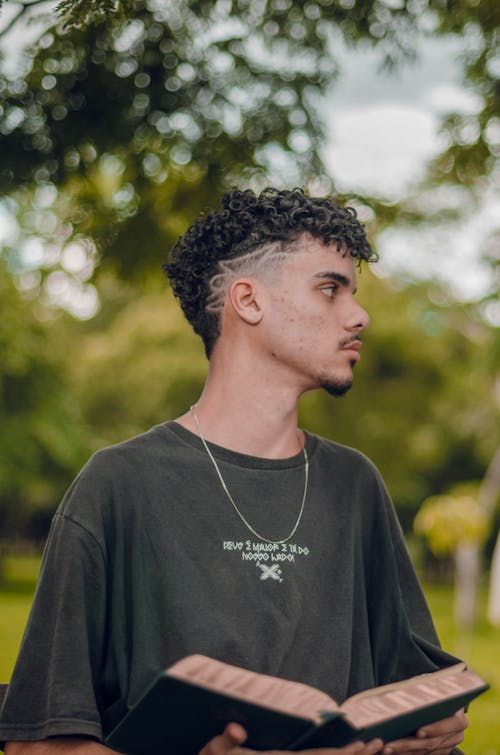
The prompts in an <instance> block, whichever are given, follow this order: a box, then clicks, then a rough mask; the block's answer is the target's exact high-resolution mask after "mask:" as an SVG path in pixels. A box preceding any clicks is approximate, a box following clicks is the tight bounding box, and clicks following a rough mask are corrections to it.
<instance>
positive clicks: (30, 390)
mask: <svg viewBox="0 0 500 755" xmlns="http://www.w3.org/2000/svg"><path fill="white" fill-rule="evenodd" d="M0 262H1V261H0ZM33 309H34V305H33V303H32V302H29V301H26V300H24V299H23V298H22V297H21V295H20V294H19V292H18V291H17V289H16V288H15V287H14V284H13V282H12V280H11V278H10V276H8V275H6V272H5V268H4V266H3V265H0V424H1V426H2V432H1V433H0V522H1V523H2V527H1V528H0V535H1V529H4V528H5V530H8V529H9V527H10V526H15V527H16V528H19V527H20V528H22V527H24V526H28V525H35V526H36V519H37V516H38V515H39V514H41V516H42V517H43V512H44V511H46V510H48V509H52V508H53V502H54V500H55V499H57V497H58V496H59V495H60V493H61V488H62V486H67V484H68V479H69V478H70V477H71V476H72V475H74V473H75V470H76V469H77V468H78V467H79V466H80V465H81V464H82V462H83V461H84V460H85V457H86V453H87V449H88V443H89V439H88V437H87V436H86V432H85V428H84V426H83V424H82V421H81V414H80V411H79V408H78V403H77V400H76V397H75V396H72V395H71V394H70V393H69V392H68V390H67V381H66V379H65V376H66V372H67V364H66V361H65V357H66V356H67V352H66V345H67V338H68V332H67V331H66V328H65V321H64V320H65V318H60V319H59V320H58V321H57V323H50V322H43V321H41V320H40V319H38V318H37V317H36V316H35V314H34V311H33ZM38 315H39V316H40V315H42V308H41V307H40V306H39V307H38ZM73 327H74V325H73ZM70 330H72V328H71V327H70ZM69 337H71V336H69ZM75 425H78V426H79V432H78V433H75ZM28 534H29V527H28Z"/></svg>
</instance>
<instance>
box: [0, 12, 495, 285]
mask: <svg viewBox="0 0 500 755" xmlns="http://www.w3.org/2000/svg"><path fill="white" fill-rule="evenodd" d="M33 4H34V3H33V2H31V3H24V2H23V0H19V2H17V6H18V8H19V13H22V12H23V10H24V9H25V8H30V7H32V6H33ZM61 9H62V11H63V13H64V14H65V19H66V26H64V25H63V24H59V25H55V23H54V26H53V27H52V28H50V29H49V31H47V32H46V33H44V34H43V36H42V38H41V39H40V40H39V43H38V45H37V46H36V47H35V54H34V56H33V58H32V60H31V62H30V64H29V65H28V66H27V71H26V73H25V74H23V75H22V76H20V78H18V79H15V80H12V81H11V80H9V79H8V78H6V77H2V78H0V108H1V109H0V113H1V115H0V134H1V140H0V147H1V149H2V164H1V168H0V187H1V189H2V190H3V191H4V192H6V193H9V194H10V195H11V196H12V198H13V199H14V200H15V204H13V205H12V211H14V212H17V215H18V218H19V221H20V223H21V224H22V226H23V227H24V228H25V231H26V234H27V235H28V236H29V235H34V236H36V237H42V238H44V239H45V241H46V245H48V246H49V247H50V249H49V251H46V253H45V260H44V264H42V266H41V267H42V268H44V266H47V267H54V266H58V265H59V264H60V256H61V254H59V258H58V255H57V253H56V251H55V250H57V248H59V250H60V252H61V253H62V249H63V248H64V245H65V244H66V243H67V242H68V240H69V239H71V238H73V237H75V236H78V235H80V236H83V237H85V238H87V239H88V238H90V239H92V240H93V241H94V242H96V243H97V250H98V252H97V251H95V247H94V251H95V253H94V254H93V256H92V260H91V261H92V264H93V265H94V266H95V265H96V263H97V262H98V261H99V259H100V261H101V266H100V268H99V269H100V270H104V269H106V268H109V267H112V268H114V269H116V270H117V271H118V272H119V274H120V275H122V276H127V277H130V276H137V275H141V274H142V273H144V271H145V270H147V269H149V268H150V265H151V264H153V265H155V264H159V262H161V260H162V256H163V252H162V250H163V249H165V248H168V247H169V246H170V245H171V242H172V241H173V240H174V239H175V237H176V236H177V235H178V234H179V233H180V232H181V231H182V230H183V229H184V228H185V226H186V223H187V221H188V219H190V218H192V217H193V216H194V215H195V214H197V213H198V212H199V211H200V210H203V209H204V208H206V207H207V206H209V205H212V204H213V197H214V196H216V195H217V194H220V193H221V191H222V190H223V189H225V188H226V187H227V186H228V185H229V184H236V183H242V182H243V183H247V182H248V181H249V180H253V181H254V182H255V185H262V184H263V183H266V182H268V181H271V182H275V183H279V182H281V181H285V182H287V183H306V184H307V183H308V182H311V183H312V186H313V188H314V187H316V188H317V187H318V185H319V186H320V188H321V187H322V188H323V189H324V188H325V187H327V186H328V179H327V178H326V177H325V176H324V171H323V169H322V166H321V161H320V159H319V157H318V150H319V146H320V145H321V141H322V136H323V134H322V124H321V120H320V118H319V115H318V112H319V109H318V106H319V103H320V101H321V99H322V97H323V96H324V93H325V91H327V89H328V87H329V86H330V84H331V83H332V82H334V80H335V77H336V76H337V75H339V66H338V62H337V58H336V55H335V49H336V42H337V41H338V40H339V39H340V40H343V42H344V43H345V44H348V45H356V44H370V45H373V46H375V47H376V48H377V49H378V50H379V51H380V60H381V63H383V64H385V65H387V66H388V67H391V66H392V67H394V66H397V65H399V64H400V63H401V61H402V60H403V59H404V58H408V57H411V56H412V54H414V52H415V49H416V47H418V39H419V38H421V37H422V35H425V34H426V33H427V34H428V33H431V34H434V35H443V34H456V35H460V36H461V37H462V38H463V40H464V49H467V54H466V60H465V63H464V76H465V79H466V82H467V85H468V86H469V87H470V88H471V89H472V90H473V91H475V92H476V93H477V94H478V96H479V98H480V106H479V108H478V112H477V113H476V114H474V116H467V118H469V120H468V121H467V122H466V116H463V117H462V116H453V115H450V118H449V119H448V120H447V122H446V123H445V128H446V129H447V130H448V133H449V138H450V144H449V148H448V149H447V150H446V153H445V154H444V156H443V157H442V159H441V160H440V161H437V162H436V164H435V168H434V180H435V181H436V182H438V183H445V184H447V183H450V182H452V183H455V182H459V183H461V184H462V185H466V186H468V187H470V186H472V185H473V184H474V183H477V184H478V185H479V187H481V186H483V184H484V176H485V175H489V174H493V172H494V168H495V165H496V160H497V158H498V86H497V85H496V84H495V71H496V68H495V66H496V65H497V63H496V62H495V61H496V60H497V58H496V57H495V55H496V53H495V40H496V34H497V32H496V29H497V28H498V20H499V13H500V11H499V7H498V3H496V2H494V0H485V1H484V2H481V3H470V2H468V1H467V0H454V1H453V2H448V3H442V2H440V0H401V1H400V2H397V3H394V2H384V1H383V0H370V2H362V3H361V2H352V1H350V0H349V1H348V0H346V1H345V2H342V3H334V2H329V1H328V0H323V1H322V2H321V3H315V2H313V1H312V0H311V1H310V2H305V3H292V2H291V0H272V1H270V2H266V1H265V2H258V3H256V2H248V0H233V1H231V0H219V2H217V3H207V2H203V1H200V0H175V2H169V3H163V4H158V3H156V4H154V3H148V2H144V1H141V2H136V1H132V0H124V1H123V2H117V3H114V2H113V3H111V2H102V3H98V4H96V3H94V2H92V1H91V0H65V2H63V3H61ZM113 11H117V12H113ZM55 20H56V19H55V17H54V22H55ZM103 20H104V21H105V22H104V23H100V24H99V23H98V24H96V25H95V24H94V23H93V21H103ZM472 121H473V122H472ZM44 186H45V187H47V186H48V187H50V188H51V189H55V194H53V197H52V200H51V207H50V215H51V218H50V221H47V210H48V208H45V210H46V211H43V212H40V207H39V206H37V200H36V197H35V194H36V191H37V190H39V189H40V187H44ZM44 201H47V200H44ZM367 201H369V200H367ZM372 204H376V203H373V202H372ZM438 204H439V203H438ZM30 205H34V207H33V206H31V207H30ZM38 205H39V202H38ZM439 209H440V210H441V211H442V207H441V206H439ZM378 210H379V214H378V223H379V224H380V223H382V222H393V220H394V217H395V216H399V217H402V218H403V219H405V218H407V217H410V218H414V217H420V218H421V217H422V216H423V215H425V214H426V212H428V208H427V209H426V208H422V206H421V205H420V206H419V205H418V204H415V203H414V204H413V205H411V204H409V205H407V206H406V208H404V210H403V211H401V209H398V210H396V211H395V210H394V208H387V207H386V208H383V207H382V206H380V204H379V205H378ZM431 214H432V213H431ZM433 222H435V216H434V217H433ZM138 245H140V253H138Z"/></svg>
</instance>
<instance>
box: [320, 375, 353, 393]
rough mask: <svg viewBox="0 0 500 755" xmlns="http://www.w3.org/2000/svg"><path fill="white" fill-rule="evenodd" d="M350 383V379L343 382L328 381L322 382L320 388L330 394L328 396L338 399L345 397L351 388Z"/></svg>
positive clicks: (338, 379)
mask: <svg viewBox="0 0 500 755" xmlns="http://www.w3.org/2000/svg"><path fill="white" fill-rule="evenodd" d="M352 383H353V380H352V378H346V379H344V380H341V379H340V378H337V379H328V380H323V382H322V383H321V387H322V388H324V389H325V391H326V392H327V393H329V394H330V396H339V397H340V396H345V394H346V393H347V391H348V390H349V389H350V388H351V387H352Z"/></svg>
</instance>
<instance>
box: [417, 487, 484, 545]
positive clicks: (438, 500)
mask: <svg viewBox="0 0 500 755" xmlns="http://www.w3.org/2000/svg"><path fill="white" fill-rule="evenodd" d="M478 492H479V485H478V484H477V483H462V484H460V485H457V486H456V487H454V488H452V489H451V490H450V491H449V492H448V493H446V494H445V495H434V496H430V497H429V498H426V500H425V501H424V502H423V504H422V506H421V507H420V509H419V511H418V514H417V516H416V517H415V521H414V523H413V529H414V531H415V533H416V534H418V535H421V536H423V537H425V539H426V540H427V543H428V545H429V548H430V549H431V551H432V552H433V553H434V555H436V556H444V555H446V554H449V553H454V552H455V551H456V550H457V547H458V546H459V544H460V543H463V542H469V543H475V544H480V543H481V542H482V541H483V540H484V539H485V538H486V537H487V535H488V532H489V529H490V524H491V521H490V517H489V515H488V513H487V512H486V511H485V509H484V508H483V507H482V506H481V505H480V503H479V501H478Z"/></svg>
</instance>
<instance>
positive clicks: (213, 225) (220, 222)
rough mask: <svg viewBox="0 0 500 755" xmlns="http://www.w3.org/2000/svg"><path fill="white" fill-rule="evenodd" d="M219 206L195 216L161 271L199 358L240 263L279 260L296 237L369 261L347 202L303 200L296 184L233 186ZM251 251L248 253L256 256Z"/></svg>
mask: <svg viewBox="0 0 500 755" xmlns="http://www.w3.org/2000/svg"><path fill="white" fill-rule="evenodd" d="M221 207H222V209H220V210H217V211H215V212H211V213H209V214H208V215H206V216H201V217H200V218H198V220H196V221H195V222H194V223H193V224H192V225H191V226H190V227H189V228H188V230H187V231H186V233H185V234H184V235H183V236H181V237H180V238H179V239H178V241H177V243H176V245H175V246H174V248H173V250H172V253H171V256H170V261H169V262H166V263H165V264H164V265H163V270H164V271H165V273H166V275H167V276H168V278H169V279H170V281H171V284H172V289H173V292H174V295H175V296H176V298H177V299H178V300H179V303H180V305H181V307H182V310H183V312H184V314H185V316H186V318H187V320H188V321H189V322H190V323H191V325H192V327H193V329H194V331H195V332H196V333H198V335H200V336H201V338H202V340H203V343H204V346H205V352H206V354H207V357H210V354H211V352H212V349H213V347H214V344H215V342H216V340H217V338H218V337H219V335H220V312H221V307H220V302H221V301H222V300H223V298H224V297H223V296H222V294H225V291H227V281H228V280H229V279H230V278H231V277H235V275H236V274H237V273H240V274H241V272H242V269H243V267H242V266H243V265H244V263H245V262H247V261H249V260H251V259H252V258H254V260H255V259H257V263H259V262H261V261H262V260H264V261H265V260H267V259H268V258H269V257H272V256H274V257H276V255H278V257H279V258H280V259H281V258H284V257H285V256H286V255H287V254H290V253H292V252H294V251H297V249H298V248H299V247H298V245H297V243H296V242H298V241H300V239H301V237H302V236H303V235H304V234H309V235H310V236H313V237H314V238H317V239H321V241H322V242H323V243H324V244H326V245H328V244H333V245H335V246H336V248H337V250H338V251H340V252H342V253H343V254H350V255H351V257H353V258H355V259H356V260H358V262H359V263H361V261H366V262H373V261H375V260H376V259H377V255H376V253H375V252H374V251H373V249H372V248H371V246H370V244H369V243H368V241H367V238H366V233H365V229H364V227H363V225H361V223H360V222H359V220H358V219H357V217H356V211H355V210H354V209H353V208H352V207H339V205H337V204H335V203H334V202H333V201H332V200H331V199H329V198H326V197H308V196H306V195H305V194H304V192H303V191H302V189H293V190H291V191H289V190H278V189H273V188H267V189H265V190H264V191H262V192H261V193H260V194H259V195H258V196H256V195H255V194H254V192H253V191H251V190H250V189H247V190H245V191H240V190H233V191H230V192H228V193H227V194H225V195H224V196H223V197H222V200H221ZM257 252H259V254H253V253H257Z"/></svg>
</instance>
